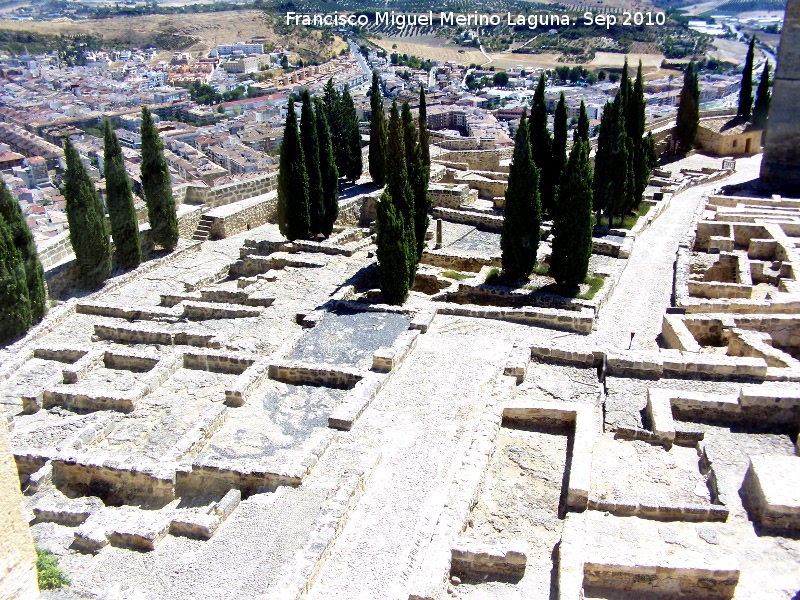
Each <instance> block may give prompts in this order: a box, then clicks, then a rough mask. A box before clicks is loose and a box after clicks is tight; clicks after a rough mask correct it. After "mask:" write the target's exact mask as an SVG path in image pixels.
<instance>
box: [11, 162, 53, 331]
mask: <svg viewBox="0 0 800 600" xmlns="http://www.w3.org/2000/svg"><path fill="white" fill-rule="evenodd" d="M0 219H5V222H6V225H7V226H8V231H9V233H10V234H11V241H12V243H13V244H14V247H16V248H17V250H19V253H20V256H21V257H22V263H23V265H24V267H25V285H26V287H27V289H28V298H29V299H30V312H31V320H32V322H33V323H38V322H39V321H41V320H42V318H43V317H44V314H45V312H47V303H46V295H45V291H44V269H42V263H41V261H40V260H39V253H38V252H37V250H36V244H35V243H34V241H33V234H32V233H31V230H30V227H28V223H27V222H26V221H25V216H24V215H23V214H22V209H21V208H20V207H19V202H17V201H16V199H15V198H14V197H13V196H12V195H11V192H10V191H9V190H8V188H7V187H6V184H5V182H3V180H2V178H0Z"/></svg>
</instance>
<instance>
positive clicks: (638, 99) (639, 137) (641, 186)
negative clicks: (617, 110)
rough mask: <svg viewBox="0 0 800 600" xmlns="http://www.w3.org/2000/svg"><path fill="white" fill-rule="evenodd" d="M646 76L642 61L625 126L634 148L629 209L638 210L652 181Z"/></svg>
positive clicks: (629, 101)
mask: <svg viewBox="0 0 800 600" xmlns="http://www.w3.org/2000/svg"><path fill="white" fill-rule="evenodd" d="M644 107H645V100H644V76H643V74H642V61H641V60H640V61H639V69H638V71H637V72H636V83H635V84H634V86H633V94H632V95H631V97H630V99H629V100H628V111H627V114H626V117H625V125H626V127H627V128H628V136H629V137H630V138H631V143H632V147H633V201H632V204H631V206H629V207H628V208H629V209H630V208H638V207H639V204H640V203H641V201H642V198H644V190H645V188H647V184H648V182H649V181H650V166H649V162H648V157H647V152H646V148H645V142H644V128H645V114H644Z"/></svg>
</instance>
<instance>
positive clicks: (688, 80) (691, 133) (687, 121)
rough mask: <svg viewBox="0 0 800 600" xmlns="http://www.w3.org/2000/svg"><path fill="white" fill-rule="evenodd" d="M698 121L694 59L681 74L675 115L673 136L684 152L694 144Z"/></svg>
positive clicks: (698, 92)
mask: <svg viewBox="0 0 800 600" xmlns="http://www.w3.org/2000/svg"><path fill="white" fill-rule="evenodd" d="M699 123H700V86H699V84H698V83H697V71H695V66H694V61H691V62H690V63H689V66H688V67H687V68H686V74H685V75H684V76H683V88H682V89H681V96H680V104H678V116H677V117H676V122H675V130H674V131H673V137H674V138H675V140H676V141H677V142H678V145H679V146H680V148H681V149H682V150H683V151H684V152H686V151H689V150H691V149H692V146H694V140H695V138H696V137H697V126H698V124H699Z"/></svg>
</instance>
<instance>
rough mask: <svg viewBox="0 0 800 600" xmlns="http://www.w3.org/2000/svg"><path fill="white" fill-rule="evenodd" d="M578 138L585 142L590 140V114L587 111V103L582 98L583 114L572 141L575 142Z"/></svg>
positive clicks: (579, 118)
mask: <svg viewBox="0 0 800 600" xmlns="http://www.w3.org/2000/svg"><path fill="white" fill-rule="evenodd" d="M578 138H580V139H582V140H583V141H584V142H588V141H589V115H588V113H587V112H586V104H585V103H584V102H583V100H581V114H580V116H579V117H578V126H577V127H576V128H575V131H574V133H573V134H572V141H573V142H575V141H577V140H578Z"/></svg>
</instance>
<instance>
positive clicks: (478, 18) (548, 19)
mask: <svg viewBox="0 0 800 600" xmlns="http://www.w3.org/2000/svg"><path fill="white" fill-rule="evenodd" d="M370 17H372V18H373V19H374V21H375V24H376V25H379V26H381V25H385V26H390V27H396V28H397V29H398V30H401V29H403V28H405V27H406V26H410V27H417V26H419V27H424V26H432V25H435V24H438V25H439V26H440V27H494V26H497V25H500V24H505V25H508V26H509V27H527V28H528V29H536V28H537V27H559V26H560V27H569V26H570V25H585V26H592V25H595V26H599V27H606V28H609V27H611V26H612V25H616V24H619V25H663V24H664V22H665V20H666V16H665V14H664V13H663V12H644V13H642V12H636V13H630V12H628V11H625V12H624V13H623V15H622V17H620V18H619V19H618V18H617V17H616V16H615V15H605V14H597V15H595V14H594V13H592V12H585V13H583V15H582V16H581V20H578V19H577V18H576V17H574V16H573V17H572V18H570V16H569V15H567V14H565V13H556V12H550V13H543V14H533V15H523V14H516V15H515V14H511V13H506V14H505V17H504V16H503V15H499V14H495V13H478V12H471V13H455V12H440V13H439V15H438V17H434V14H433V11H429V12H427V13H396V12H394V11H391V12H388V11H383V12H375V13H368V14H359V13H350V14H340V13H338V12H333V13H315V14H307V13H296V12H287V13H286V24H287V25H307V26H316V27H348V26H349V27H354V26H359V27H365V26H367V25H369V23H370Z"/></svg>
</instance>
